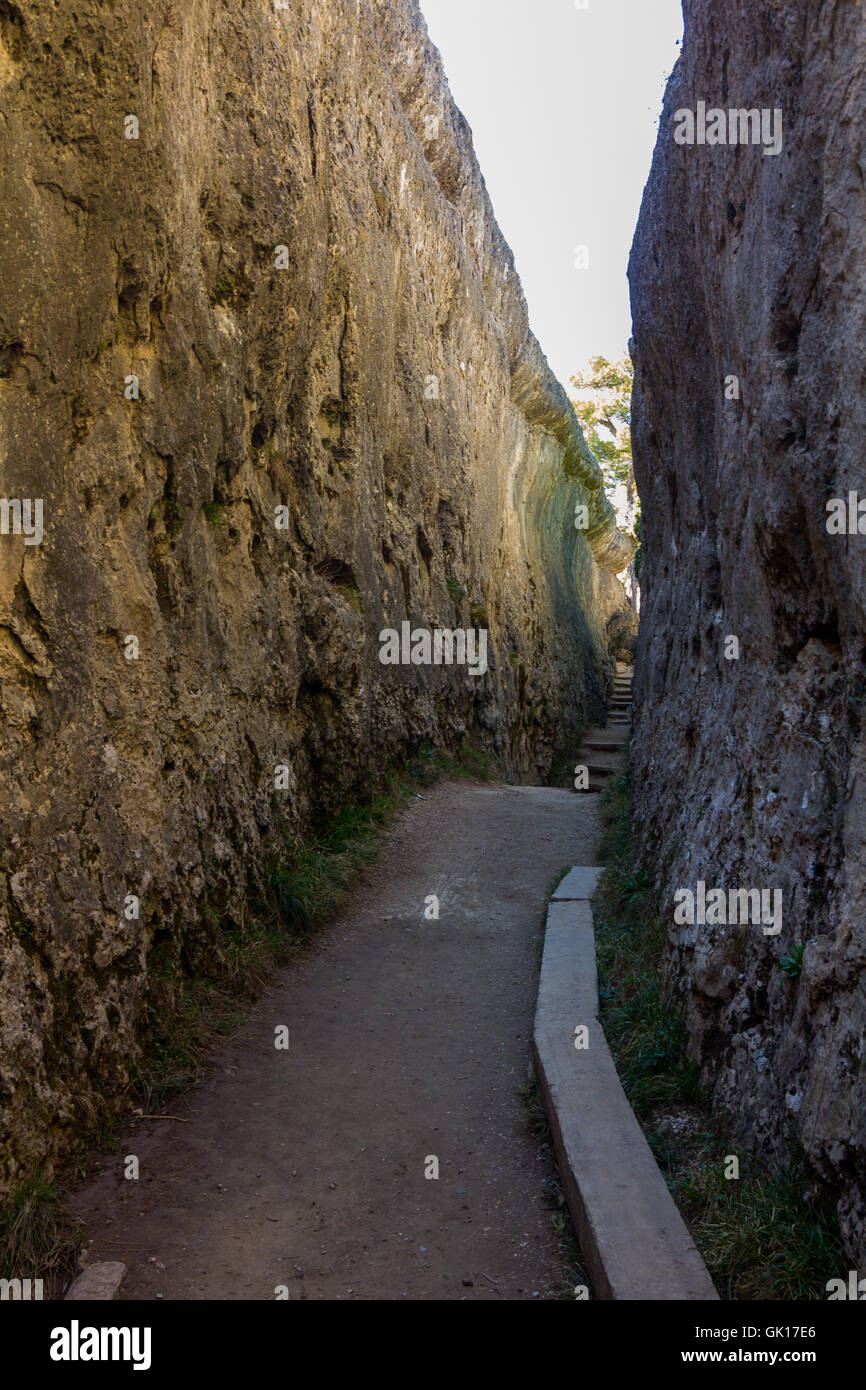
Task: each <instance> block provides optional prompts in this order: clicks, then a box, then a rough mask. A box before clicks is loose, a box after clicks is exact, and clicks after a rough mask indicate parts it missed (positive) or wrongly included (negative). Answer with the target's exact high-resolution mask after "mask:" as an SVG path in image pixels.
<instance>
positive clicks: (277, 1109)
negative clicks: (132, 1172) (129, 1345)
mask: <svg viewBox="0 0 866 1390" xmlns="http://www.w3.org/2000/svg"><path fill="white" fill-rule="evenodd" d="M596 806H597V798H596V797H595V796H586V795H583V796H579V795H576V794H575V793H572V792H568V791H560V790H553V789H541V788H531V787H502V786H490V785H485V786H479V785H475V784H466V783H447V784H442V785H439V786H437V787H435V788H433V789H432V790H431V791H429V792H427V793H425V794H424V796H423V798H418V799H415V800H413V801H412V803H411V805H410V806H409V807H408V809H407V810H406V811H405V812H404V813H402V814H401V816H400V817H399V819H397V820H396V821H395V822H394V823H393V825H392V826H391V827H390V828H389V830H388V831H387V832H386V834H385V837H384V844H383V848H382V852H381V855H380V857H379V859H378V860H377V861H376V863H375V865H373V866H372V868H371V869H370V870H368V871H367V873H366V874H365V875H364V877H363V878H362V879H361V880H360V881H359V883H358V885H357V886H356V888H355V891H354V893H353V894H352V896H351V898H350V899H349V900H347V902H346V904H345V907H344V910H343V912H342V913H341V914H340V916H339V917H338V918H337V919H336V921H335V922H334V924H333V925H332V926H331V927H329V928H328V930H327V931H325V932H324V933H323V934H322V935H321V937H320V938H319V940H318V942H317V944H316V947H315V949H314V951H313V953H312V954H311V955H310V956H309V957H308V958H306V959H304V960H303V961H302V962H300V963H299V964H297V965H295V966H293V967H292V968H291V969H290V970H288V971H287V972H286V973H285V974H284V975H283V976H282V977H281V978H280V980H279V982H278V983H277V984H276V985H275V987H274V988H272V989H271V990H270V992H269V993H268V994H267V996H266V997H265V998H264V999H262V1000H261V1001H260V1002H259V1003H258V1004H257V1005H256V1007H255V1009H254V1010H253V1012H252V1014H251V1016H250V1018H249V1020H248V1021H247V1022H246V1023H245V1024H244V1025H243V1027H242V1028H241V1030H240V1031H239V1032H238V1034H237V1035H236V1036H235V1038H234V1039H233V1040H232V1042H231V1044H230V1045H228V1046H224V1047H223V1048H221V1050H220V1051H219V1052H218V1053H217V1054H216V1057H215V1067H214V1070H213V1073H212V1074H211V1075H210V1076H209V1078H208V1079H207V1080H206V1081H205V1082H203V1083H202V1084H200V1085H199V1086H197V1087H196V1088H195V1089H193V1090H192V1091H191V1092H190V1094H189V1096H188V1097H187V1099H186V1101H185V1102H184V1103H183V1104H178V1103H175V1104H173V1105H172V1106H171V1107H170V1110H171V1113H172V1114H173V1115H175V1116H178V1117H181V1118H182V1119H186V1120H188V1123H179V1122H177V1121H173V1120H165V1121H160V1122H156V1121H146V1122H143V1123H140V1124H139V1125H138V1126H135V1127H134V1129H133V1131H132V1133H131V1134H129V1135H127V1136H126V1137H125V1139H124V1141H123V1144H122V1145H121V1146H120V1148H119V1149H118V1152H117V1154H116V1155H115V1156H114V1158H113V1160H112V1161H111V1162H110V1163H109V1165H108V1166H107V1167H106V1169H105V1170H104V1171H103V1173H102V1174H101V1175H100V1176H99V1177H97V1178H96V1179H95V1180H93V1181H92V1182H91V1183H89V1184H88V1185H87V1186H86V1187H84V1188H82V1189H79V1191H78V1192H77V1193H76V1195H75V1197H74V1199H73V1202H72V1205H73V1207H74V1209H75V1211H76V1212H77V1213H78V1214H79V1215H80V1216H81V1217H82V1218H83V1219H84V1221H85V1223H86V1226H87V1234H88V1237H89V1238H90V1239H92V1241H93V1245H92V1247H91V1258H92V1259H94V1260H97V1259H105V1260H107V1259H120V1260H124V1261H125V1262H126V1263H127V1264H128V1266H129V1274H128V1276H127V1279H126V1282H125V1283H124V1286H123V1289H122V1292H121V1298H125V1299H152V1298H155V1297H157V1296H158V1295H159V1296H161V1297H162V1298H164V1299H206V1298H215V1299H273V1298H275V1296H276V1294H275V1289H276V1288H277V1286H278V1285H287V1286H288V1289H289V1297H290V1298H291V1299H297V1298H312V1299H337V1298H341V1299H350V1298H357V1299H399V1298H404V1297H405V1298H407V1299H424V1298H433V1299H435V1298H444V1299H460V1298H481V1299H489V1298H506V1299H522V1298H528V1299H530V1298H533V1297H538V1298H541V1299H544V1298H553V1297H556V1296H557V1295H558V1294H559V1293H560V1292H561V1287H562V1280H563V1275H564V1267H563V1260H562V1254H561V1250H560V1248H559V1246H558V1242H557V1240H556V1237H555V1234H554V1231H553V1223H552V1218H551V1213H550V1210H549V1208H548V1207H547V1206H546V1205H545V1203H544V1200H543V1191H544V1189H543V1180H544V1177H545V1175H546V1171H547V1170H546V1167H545V1164H544V1163H543V1162H540V1161H539V1150H538V1146H537V1144H536V1142H535V1141H534V1139H533V1138H532V1137H531V1136H530V1135H529V1133H528V1132H527V1129H526V1126H525V1120H524V1112H523V1104H522V1101H521V1098H520V1095H519V1091H520V1087H521V1085H522V1084H523V1082H524V1081H525V1079H526V1075H527V1068H528V1064H529V1058H530V1042H531V1036H532V1023H533V1015H534V1010H535V1002H536V989H537V981H538V970H539V961H540V950H539V943H540V941H541V937H542V933H543V926H544V906H545V901H546V894H547V892H548V891H549V889H550V888H551V886H552V883H553V881H554V879H555V878H556V876H557V875H558V873H559V872H560V870H562V869H563V868H565V867H566V866H567V865H569V864H575V863H578V864H591V863H593V862H594V851H595V847H596V840H597V834H598V825H597V810H596ZM430 894H436V895H437V896H438V897H439V900H440V917H439V920H438V921H427V920H425V918H424V907H425V899H427V897H428V895H430ZM279 1025H285V1026H286V1027H288V1029H289V1041H290V1046H289V1049H288V1050H287V1051H285V1050H282V1051H280V1050H277V1049H276V1048H275V1046H274V1036H275V1034H274V1030H275V1028H277V1027H278V1026H279ZM129 1154H136V1155H137V1156H138V1158H139V1161H140V1177H139V1179H138V1180H137V1181H135V1180H129V1179H125V1178H124V1176H123V1172H124V1157H125V1156H126V1155H129ZM431 1156H435V1157H436V1158H437V1159H438V1162H439V1177H438V1180H437V1179H428V1178H425V1163H426V1161H427V1160H428V1158H429V1157H431ZM469 1281H471V1282H469Z"/></svg>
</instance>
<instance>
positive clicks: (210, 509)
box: [204, 502, 223, 526]
mask: <svg viewBox="0 0 866 1390" xmlns="http://www.w3.org/2000/svg"><path fill="white" fill-rule="evenodd" d="M204 514H205V517H206V518H207V520H208V521H209V522H210V524H211V526H222V524H223V509H222V507H221V506H220V504H219V502H205V504H204Z"/></svg>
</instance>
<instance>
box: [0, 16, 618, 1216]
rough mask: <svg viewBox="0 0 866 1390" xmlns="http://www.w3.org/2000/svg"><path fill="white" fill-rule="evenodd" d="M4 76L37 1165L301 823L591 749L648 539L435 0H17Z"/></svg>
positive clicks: (130, 1054)
mask: <svg viewBox="0 0 866 1390" xmlns="http://www.w3.org/2000/svg"><path fill="white" fill-rule="evenodd" d="M0 84H2V85H0V110H2V117H3V122H2V144H0V159H2V169H0V221H2V243H3V247H4V264H3V274H2V277H0V432H2V452H0V458H2V492H3V494H4V498H5V500H6V501H7V502H10V504H11V502H12V501H13V499H17V500H18V501H22V502H24V501H27V502H31V503H35V502H36V500H37V499H39V500H41V502H42V507H43V528H44V534H43V535H42V536H41V538H38V537H37V535H36V528H35V525H34V524H33V522H34V515H35V512H34V511H31V514H30V521H31V526H30V530H31V535H30V536H29V537H26V536H24V535H23V534H15V520H16V517H15V509H14V507H12V506H11V505H10V508H9V509H8V515H7V517H6V521H7V522H8V525H7V526H6V527H5V531H6V532H8V533H4V534H3V535H0V721H2V760H3V789H4V795H3V797H2V800H0V967H2V985H0V1104H2V1110H3V1125H2V1132H0V1195H2V1193H3V1192H4V1191H5V1190H7V1189H8V1187H9V1186H10V1185H11V1184H14V1183H15V1182H16V1181H18V1180H19V1179H20V1178H21V1177H22V1176H23V1175H24V1174H25V1173H26V1172H27V1171H28V1170H29V1169H30V1168H31V1167H32V1165H33V1164H34V1163H36V1162H42V1161H44V1162H46V1163H48V1164H49V1165H50V1163H51V1162H52V1160H53V1157H54V1156H55V1155H56V1154H57V1153H58V1152H60V1151H61V1150H62V1149H63V1147H64V1145H65V1144H66V1143H67V1141H68V1139H69V1138H70V1136H71V1135H73V1134H74V1132H75V1130H76V1127H77V1126H78V1125H79V1124H80V1122H81V1121H82V1120H83V1119H86V1118H88V1117H90V1116H92V1115H93V1114H94V1113H95V1110H96V1108H97V1106H96V1098H97V1097H100V1098H105V1097H111V1096H113V1095H118V1094H120V1092H121V1091H122V1090H123V1088H124V1086H125V1085H126V1084H127V1081H128V1078H129V1075H130V1068H131V1067H132V1065H133V1063H134V1061H135V1058H136V1056H137V1055H138V1051H139V1048H140V1045H141V1042H142V1039H143V1038H146V1035H147V1030H148V1026H149V1018H151V1017H152V1014H149V1013H148V1009H152V1008H153V1000H154V995H153V992H152V985H153V977H154V971H155V969H158V971H159V972H160V973H161V974H163V975H164V972H169V973H170V972H172V971H174V970H184V969H188V968H190V967H191V966H192V967H193V968H194V966H195V962H196V961H197V960H198V961H200V960H201V959H202V958H203V957H204V955H205V954H206V953H207V952H208V951H210V950H212V949H214V945H213V938H212V933H211V930H210V927H209V926H208V922H209V921H210V920H211V919H212V915H213V904H214V903H215V902H219V903H222V904H223V907H222V909H221V910H222V911H223V912H224V913H225V914H227V915H228V917H229V918H230V919H231V920H237V921H240V920H242V919H243V913H244V910H245V906H244V904H245V895H246V892H247V889H248V885H249V884H250V883H251V882H253V883H254V882H255V880H256V878H257V877H258V876H260V873H261V867H262V862H263V856H264V854H265V849H264V846H265V845H266V843H267V840H268V837H269V836H270V835H271V833H272V832H273V830H274V829H275V827H276V826H278V825H281V824H283V823H287V824H288V825H289V826H290V827H294V828H296V829H297V828H303V826H304V825H305V824H306V823H307V822H308V821H309V819H310V817H311V815H312V814H313V813H314V812H322V811H324V812H330V811H336V810H337V809H339V808H340V807H342V806H344V805H345V804H346V803H347V802H351V801H353V800H356V799H358V798H360V797H363V796H364V794H365V793H366V792H367V791H369V790H370V789H371V787H372V786H373V784H374V783H375V781H376V779H377V778H378V777H380V776H381V774H382V773H383V771H384V769H385V768H386V766H387V764H388V763H389V762H390V761H391V760H392V759H394V758H400V757H402V756H405V755H406V754H407V753H409V752H410V751H412V750H414V749H416V748H417V747H418V746H419V745H420V744H421V743H422V742H424V741H427V740H429V741H431V742H433V743H436V744H438V745H439V746H440V747H443V748H447V749H449V750H451V751H456V750H457V749H458V748H459V746H460V744H461V741H462V739H463V737H464V736H466V735H468V736H469V737H470V738H472V739H473V740H474V741H475V742H476V743H483V744H484V745H485V746H486V747H488V748H489V749H490V750H491V751H493V752H495V753H496V754H498V755H499V756H500V757H501V759H502V761H503V763H504V764H505V765H506V767H508V768H509V769H510V771H511V774H512V775H513V776H514V777H515V778H518V779H530V778H533V779H538V778H543V777H544V776H545V774H546V773H547V772H548V770H549V769H550V766H551V763H552V761H553V759H554V758H555V757H556V756H558V754H560V753H563V752H567V751H569V750H573V748H574V747H575V746H576V743H575V741H574V737H573V735H574V733H575V731H576V730H577V729H578V728H579V727H580V725H581V724H582V723H583V722H584V721H585V720H586V719H587V718H589V717H591V716H592V715H593V714H594V713H597V712H598V706H599V701H600V699H601V697H602V695H603V691H604V686H605V682H606V680H607V678H608V675H609V670H610V660H609V655H608V652H607V649H606V647H605V642H604V627H603V623H602V619H601V616H600V613H599V610H598V606H597V580H598V572H597V568H596V565H597V563H604V564H608V565H612V566H613V567H614V568H617V567H618V568H622V566H623V564H624V563H627V560H628V554H627V553H626V552H624V551H623V541H622V539H621V538H620V537H619V536H618V535H617V533H616V530H615V524H614V518H613V514H612V512H611V509H610V507H609V505H608V504H607V502H606V501H605V498H604V493H603V490H602V486H601V477H600V474H599V470H598V467H597V465H596V463H595V461H594V459H593V457H592V456H591V454H590V453H589V452H588V450H587V448H586V445H585V443H584V441H583V438H582V435H581V433H580V430H579V427H578V425H577V422H576V420H575V418H574V415H573V412H572V411H571V408H570V406H569V405H568V402H567V399H566V397H565V394H564V392H563V390H562V388H561V387H560V386H559V384H558V383H557V382H556V381H555V380H554V378H553V377H552V375H551V373H550V371H549V369H548V367H547V364H546V361H545V359H544V357H543V355H542V353H541V351H540V349H539V347H538V344H537V343H536V342H535V340H534V338H533V337H532V335H531V334H530V332H529V328H528V323H527V314H526V306H525V303H524V299H523V295H522V293H521V289H520V285H519V283H518V280H517V277H516V275H515V272H514V265H513V260H512V257H511V254H510V252H509V250H508V248H507V246H506V245H505V243H504V241H503V239H502V236H501V234H500V232H499V230H498V228H497V226H496V223H495V221H494V218H493V214H492V211H491V207H490V203H489V201H488V198H487V195H486V192H485V189H484V183H483V180H482V178H481V174H480V172H479V169H478V166H477V164H476V161H475V157H474V154H473V150H472V144H471V137H470V133H469V130H468V128H467V126H466V124H465V121H464V120H463V118H462V117H461V115H460V113H459V112H458V111H457V110H456V109H455V107H454V105H453V104H452V102H451V99H450V95H449V92H448V88H447V84H446V82H445V79H444V77H443V73H442V68H441V64H440V60H439V56H438V54H437V52H436V51H435V49H434V48H433V47H432V46H431V45H430V43H429V41H428V39H427V36H426V31H425V28H424V25H423V21H422V19H421V17H420V14H419V12H418V9H417V7H416V5H415V4H414V2H413V0H387V3H385V0H375V3H371V0H292V3H291V4H288V3H286V0H255V3H248V4H245V5H238V4H237V3H234V0H231V2H230V0H182V3H178V0H173V3H168V0H157V3H156V4H154V5H140V4H138V3H133V0H113V3H110V4H105V3H95V0H80V3H76V5H75V6H74V7H73V6H70V5H68V4H63V5H60V6H48V5H45V4H44V3H37V0H15V3H11V2H10V3H8V4H2V5H0ZM133 378H135V379H136V380H133ZM136 392H137V398H136ZM579 503H582V504H584V505H586V507H587V509H588V511H587V515H588V519H589V526H588V529H586V530H585V531H578V530H576V529H575V527H574V525H573V518H574V515H575V507H576V506H577V505H578V504H579ZM280 509H283V510H280ZM23 519H24V522H26V521H27V514H26V509H25V512H24V518H23ZM404 620H409V621H410V622H411V623H412V624H413V625H414V626H416V627H420V626H425V627H429V628H432V627H445V628H455V627H462V628H475V629H481V628H483V629H487V630H488V631H489V642H490V646H489V653H488V663H489V667H488V670H487V672H486V674H483V675H480V676H471V675H469V674H468V673H467V670H466V669H465V668H460V667H456V666H455V667H450V668H448V667H440V668H435V667H424V666H419V667H413V666H408V667H406V666H384V665H382V664H381V662H380V660H379V651H380V643H379V634H380V632H381V631H382V630H383V629H385V628H395V629H399V628H400V625H401V623H402V622H403V621H404ZM278 767H284V768H287V769H288V772H287V773H283V774H277V773H276V772H275V769H276V768H278ZM278 781H279V785H278ZM128 895H134V896H136V897H138V898H139V899H140V914H139V916H138V918H137V919H136V918H135V917H134V916H128V915H127V914H128V913H130V912H134V906H132V905H130V904H129V903H128V902H127V896H128Z"/></svg>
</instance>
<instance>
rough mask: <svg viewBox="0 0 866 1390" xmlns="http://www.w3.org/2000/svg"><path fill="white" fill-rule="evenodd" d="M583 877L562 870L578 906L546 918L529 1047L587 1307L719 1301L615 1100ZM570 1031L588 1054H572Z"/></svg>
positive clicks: (632, 1122) (637, 1134)
mask: <svg viewBox="0 0 866 1390" xmlns="http://www.w3.org/2000/svg"><path fill="white" fill-rule="evenodd" d="M596 872H597V871H596ZM592 873H593V871H592V870H589V869H572V871H571V873H570V874H569V875H568V877H567V878H566V879H565V880H564V881H563V883H562V885H560V890H558V891H561V890H562V889H565V887H566V884H569V885H575V887H577V886H585V887H587V888H588V892H587V895H586V897H585V898H584V899H583V900H580V899H572V900H570V901H554V902H551V904H550V907H549V909H548V914H547V930H546V934H545V938H544V957H543V960H542V964H541V978H540V981H539V989H538V1005H537V1009H536V1014H535V1032H534V1039H533V1051H534V1056H535V1067H536V1076H537V1078H538V1083H539V1086H540V1088H541V1092H542V1095H543V1097H544V1104H545V1108H546V1110H547V1116H548V1120H549V1122H550V1127H551V1130H552V1132H553V1139H554V1146H555V1148H556V1156H557V1161H558V1163H559V1172H560V1177H561V1179H562V1185H563V1189H564V1192H565V1197H566V1201H567V1202H568V1208H569V1211H570V1212H571V1216H572V1220H573V1221H574V1226H575V1230H576V1231H577V1236H578V1239H579V1241H580V1248H581V1251H582V1252H583V1257H584V1260H585V1262H586V1265H587V1267H588V1270H589V1273H590V1277H591V1278H592V1282H593V1286H594V1288H595V1293H596V1297H598V1298H604V1299H630V1300H711V1299H718V1296H719V1295H718V1293H717V1292H716V1289H715V1287H714V1285H713V1282H712V1280H711V1279H710V1276H709V1273H708V1272H707V1268H706V1266H705V1265H704V1262H703V1260H702V1259H701V1256H700V1254H699V1253H698V1249H697V1247H696V1246H695V1244H694V1241H693V1240H692V1238H691V1236H690V1235H689V1233H688V1230H687V1229H686V1225H685V1222H684V1221H683V1219H682V1217H681V1216H680V1214H679V1211H678V1210H677V1207H676V1204H675V1202H674V1200H673V1198H672V1197H671V1195H670V1192H669V1191H668V1188H667V1185H666V1183H665V1180H664V1178H663V1177H662V1175H661V1173H660V1172H659V1169H658V1167H657V1166H656V1162H655V1159H654V1158H653V1156H652V1152H651V1150H650V1147H649V1145H648V1144H647V1141H646V1138H645V1137H644V1134H643V1131H642V1129H641V1127H640V1125H639V1124H638V1121H637V1119H636V1117H635V1114H634V1111H633V1110H632V1108H631V1106H630V1105H629V1103H628V1100H627V1099H626V1095H625V1092H624V1091H623V1089H622V1086H621V1084H620V1080H619V1077H618V1076H617V1073H616V1067H615V1066H614V1062H613V1058H612V1057H611V1055H610V1050H609V1048H608V1045H607V1040H606V1039H605V1036H604V1031H603V1029H602V1026H601V1022H600V1020H599V1006H598V980H597V975H596V964H595V931H594V928H593V922H592V910H591V908H590V906H589V901H588V897H589V894H590V893H591V892H592V891H594V882H593V880H592V877H591V875H592ZM567 891H573V890H571V889H570V890H567ZM581 1025H582V1026H583V1027H585V1028H586V1030H587V1037H588V1046H587V1047H585V1048H580V1049H578V1047H577V1046H576V1042H577V1041H578V1039H576V1036H575V1029H576V1028H577V1027H579V1026H581Z"/></svg>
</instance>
